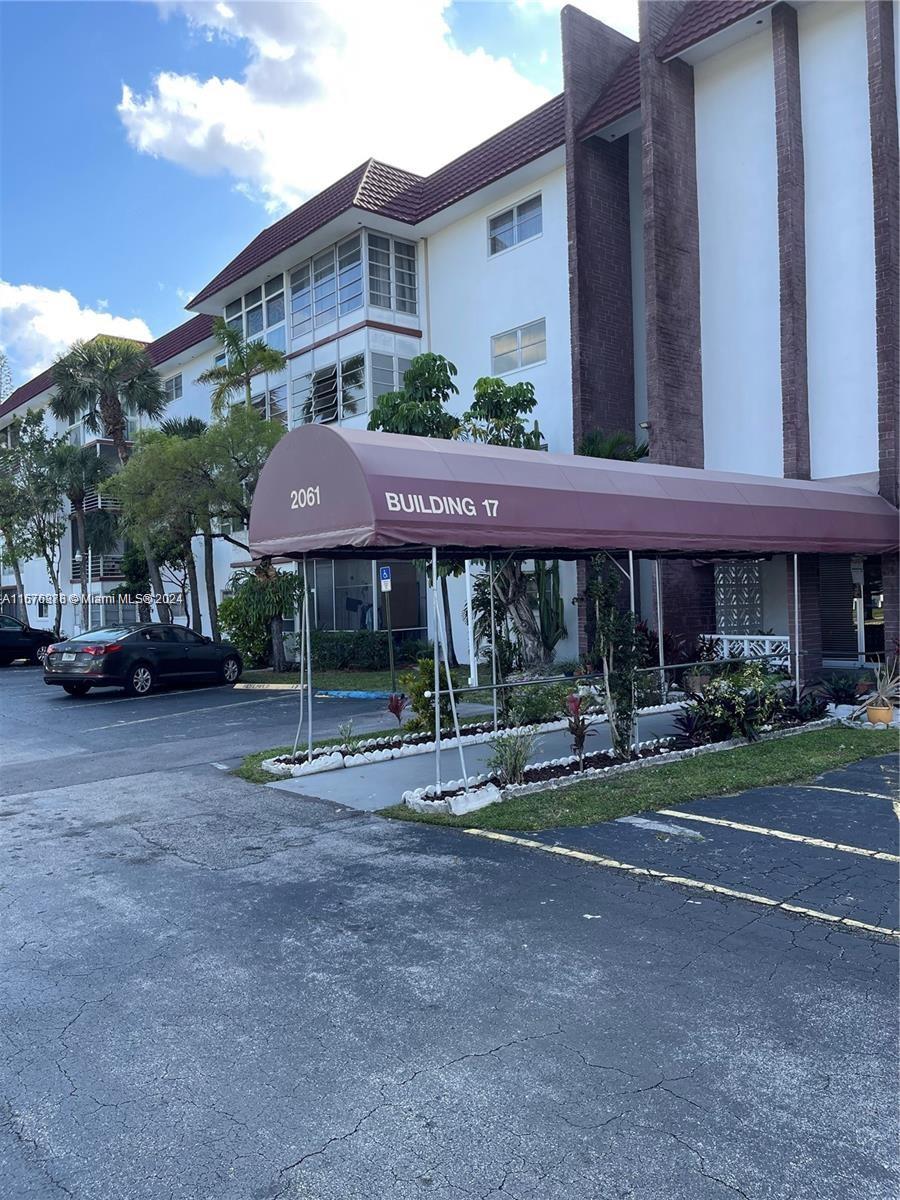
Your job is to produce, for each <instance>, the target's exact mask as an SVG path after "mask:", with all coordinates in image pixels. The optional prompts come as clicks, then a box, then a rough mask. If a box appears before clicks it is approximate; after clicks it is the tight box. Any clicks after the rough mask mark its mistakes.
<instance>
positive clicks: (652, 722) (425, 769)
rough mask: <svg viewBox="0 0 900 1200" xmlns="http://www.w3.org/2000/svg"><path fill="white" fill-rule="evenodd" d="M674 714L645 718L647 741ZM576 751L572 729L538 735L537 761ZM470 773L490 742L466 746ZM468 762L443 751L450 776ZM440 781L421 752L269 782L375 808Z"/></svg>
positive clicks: (484, 759) (597, 743) (599, 739)
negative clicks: (436, 779) (408, 756)
mask: <svg viewBox="0 0 900 1200" xmlns="http://www.w3.org/2000/svg"><path fill="white" fill-rule="evenodd" d="M674 715H675V714H674V713H659V714H657V715H655V716H647V717H642V718H641V721H640V737H641V740H642V741H647V740H648V739H649V738H653V737H665V736H666V735H667V734H670V733H671V732H672V717H673V716H674ZM609 744H610V742H609V726H608V725H607V724H606V723H605V722H604V723H603V724H602V725H597V726H595V727H594V732H593V733H592V734H591V735H590V737H589V738H588V740H587V744H586V747H585V748H586V750H587V751H588V752H589V753H592V752H594V751H597V750H605V749H607V748H608V747H609ZM571 753H572V739H571V737H570V735H569V733H568V732H567V731H566V730H560V731H557V732H553V733H542V734H539V735H538V736H537V737H536V738H535V742H534V749H533V752H532V754H531V756H530V761H531V762H543V761H545V760H546V759H548V758H563V757H564V756H566V755H569V754H571ZM463 754H464V756H465V762H466V773H467V774H469V775H480V774H481V773H482V772H484V771H486V770H487V763H488V759H489V758H490V757H491V755H492V754H493V747H492V746H491V744H490V743H486V744H485V743H482V744H480V745H475V746H464V747H463ZM462 773H463V771H462V767H461V765H460V761H459V750H458V749H456V747H453V748H452V749H450V750H443V751H442V752H441V774H442V777H443V779H444V780H445V781H447V780H451V779H460V778H461V777H462ZM434 781H435V761H434V755H433V754H418V755H414V756H412V757H410V758H392V759H388V760H387V761H385V762H379V763H370V764H367V765H366V766H361V767H345V768H341V769H340V770H337V771H323V772H322V773H321V774H319V775H304V776H300V777H299V778H291V779H281V780H278V781H277V782H275V783H270V784H267V786H268V787H270V788H276V789H278V790H279V791H282V792H293V793H294V794H295V795H298V796H311V797H314V798H316V799H318V800H329V801H331V802H332V803H334V804H342V805H345V806H346V807H348V808H356V809H360V810H361V811H363V812H374V811H375V810H376V809H379V808H385V807H387V805H389V804H396V803H397V802H398V801H399V800H400V798H401V796H402V795H403V793H404V792H405V791H409V790H411V789H412V788H420V787H427V786H428V785H429V784H431V783H434Z"/></svg>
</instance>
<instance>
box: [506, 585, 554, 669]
mask: <svg viewBox="0 0 900 1200" xmlns="http://www.w3.org/2000/svg"><path fill="white" fill-rule="evenodd" d="M494 581H495V586H496V589H497V595H498V596H499V599H500V604H501V606H502V610H503V612H504V613H505V614H506V615H507V616H508V617H509V620H510V623H511V624H512V627H513V630H514V632H515V635H516V644H517V646H518V648H519V653H520V654H521V656H522V661H523V665H524V666H526V667H537V666H542V665H543V664H544V663H546V661H547V654H546V650H545V648H544V642H543V639H542V638H541V630H540V626H539V624H538V620H537V616H536V615H535V612H534V609H533V608H532V607H531V602H530V601H529V599H528V591H527V585H526V583H525V579H524V576H523V575H522V568H521V566H520V565H519V563H517V562H516V563H507V564H506V566H505V567H503V568H502V570H500V571H498V572H497V574H496V575H495V576H494Z"/></svg>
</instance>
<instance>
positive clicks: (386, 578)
mask: <svg viewBox="0 0 900 1200" xmlns="http://www.w3.org/2000/svg"><path fill="white" fill-rule="evenodd" d="M378 578H379V579H380V580H381V590H382V591H383V592H389V591H390V590H391V568H390V567H379V568H378Z"/></svg>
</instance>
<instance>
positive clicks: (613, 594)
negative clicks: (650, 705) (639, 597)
mask: <svg viewBox="0 0 900 1200" xmlns="http://www.w3.org/2000/svg"><path fill="white" fill-rule="evenodd" d="M619 588H620V580H619V579H617V578H614V577H613V576H612V575H611V574H610V572H609V571H608V570H607V567H606V565H605V564H601V563H600V562H599V561H597V562H595V563H594V569H593V571H592V572H591V579H590V582H589V583H588V588H587V597H588V600H589V601H591V602H592V604H593V609H594V624H595V629H596V638H595V641H594V655H595V658H596V659H597V660H598V661H599V663H600V667H601V670H602V672H603V690H604V697H605V700H604V707H605V709H606V715H607V718H608V720H609V737H610V742H611V744H612V748H613V750H614V751H615V753H616V754H617V755H618V756H619V757H620V758H630V757H631V754H632V746H631V741H632V734H633V730H634V714H635V708H636V701H635V686H636V681H637V674H636V672H637V670H638V668H639V667H640V657H641V637H640V635H639V633H638V631H637V630H636V628H635V621H634V613H633V612H631V611H630V610H623V609H622V608H620V606H619V600H618V597H619Z"/></svg>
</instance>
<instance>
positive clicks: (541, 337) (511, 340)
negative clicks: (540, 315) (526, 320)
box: [491, 320, 547, 375]
mask: <svg viewBox="0 0 900 1200" xmlns="http://www.w3.org/2000/svg"><path fill="white" fill-rule="evenodd" d="M546 359H547V326H546V322H545V321H543V320H541V321H532V322H531V323H530V324H529V325H520V326H519V328H518V329H510V330H508V331H507V332H506V333H498V334H497V335H496V336H495V337H492V338H491V371H492V373H493V374H494V375H506V374H507V373H508V372H509V371H519V370H521V368H522V367H531V366H534V365H535V363H542V362H545V361H546Z"/></svg>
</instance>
